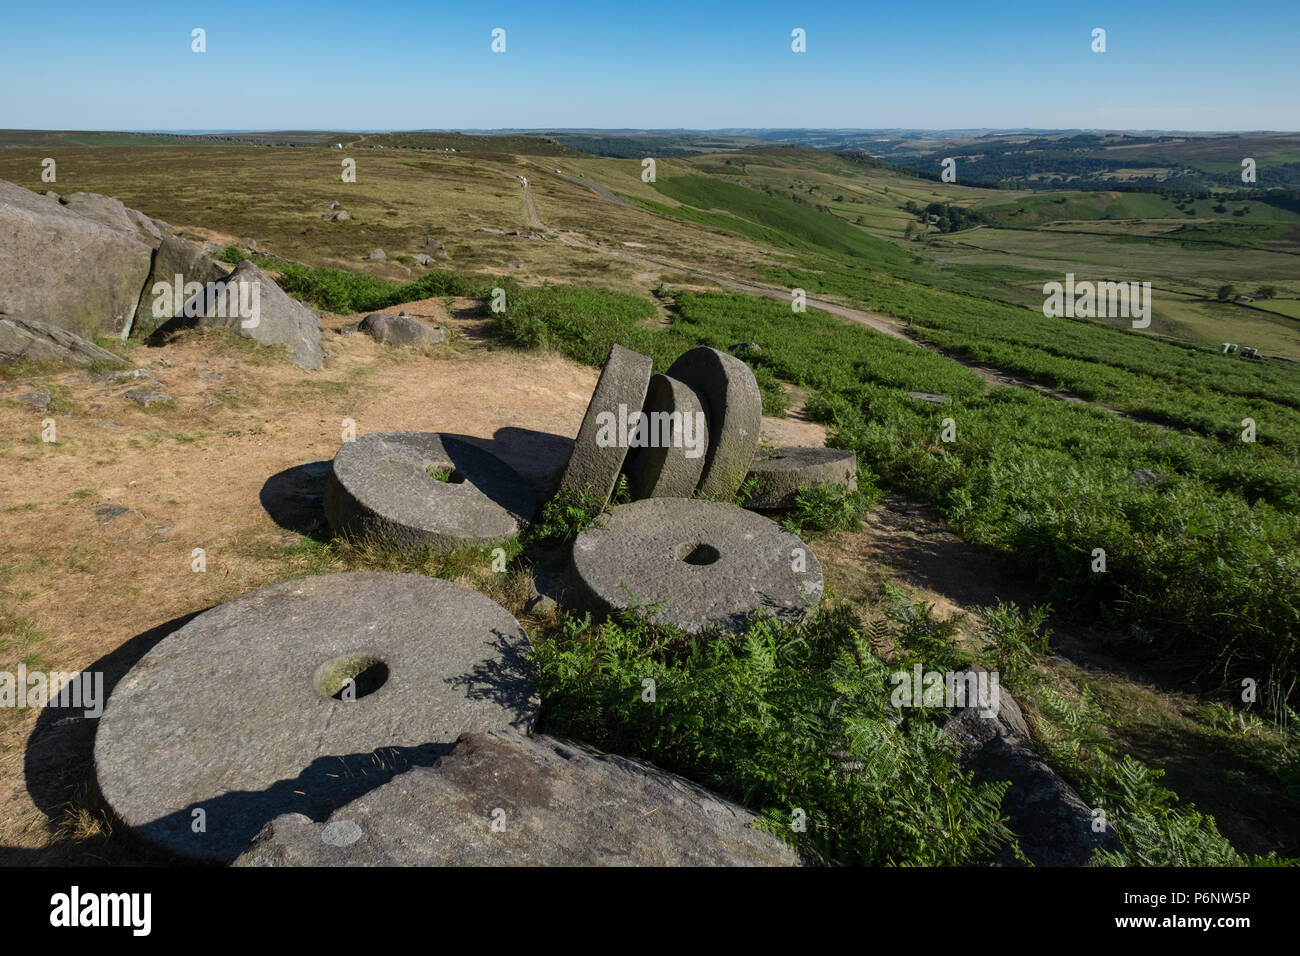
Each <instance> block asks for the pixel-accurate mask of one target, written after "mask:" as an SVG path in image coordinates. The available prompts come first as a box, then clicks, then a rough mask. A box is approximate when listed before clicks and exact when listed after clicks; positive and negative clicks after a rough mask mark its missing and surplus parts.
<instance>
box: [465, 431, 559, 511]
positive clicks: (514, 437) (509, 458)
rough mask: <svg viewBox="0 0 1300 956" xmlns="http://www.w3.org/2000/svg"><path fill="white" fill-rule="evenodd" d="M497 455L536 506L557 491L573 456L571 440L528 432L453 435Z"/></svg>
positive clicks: (548, 433) (537, 432)
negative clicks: (522, 483) (527, 489)
mask: <svg viewBox="0 0 1300 956" xmlns="http://www.w3.org/2000/svg"><path fill="white" fill-rule="evenodd" d="M448 437H450V438H458V439H460V440H461V441H463V442H465V443H466V444H469V445H474V446H476V447H478V448H481V449H483V450H484V451H486V452H490V453H491V454H493V455H496V456H497V457H498V458H500V459H501V460H502V461H504V462H505V463H506V464H507V465H509V466H510V467H511V468H513V469H514V470H515V471H517V472H518V473H519V477H521V478H523V479H524V481H525V482H526V483H527V484H528V486H529V487H530V488H531V489H532V490H533V493H534V494H535V495H536V496H537V500H538V502H539V503H540V502H545V501H548V500H550V498H551V496H552V495H554V494H555V489H556V488H558V487H559V484H560V475H561V473H562V472H563V471H564V466H565V465H567V464H568V463H569V455H570V454H572V453H573V439H572V438H565V437H564V436H562V435H554V434H551V433H550V432H539V431H534V430H533V429H531V428H514V427H507V428H498V429H497V430H496V431H495V432H494V433H493V436H492V437H491V438H478V437H475V436H473V435H452V434H449V435H448Z"/></svg>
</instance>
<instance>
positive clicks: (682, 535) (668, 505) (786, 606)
mask: <svg viewBox="0 0 1300 956" xmlns="http://www.w3.org/2000/svg"><path fill="white" fill-rule="evenodd" d="M570 589H571V592H572V594H573V596H574V600H575V603H577V604H579V605H581V606H585V607H587V608H589V609H591V610H594V611H601V612H608V611H614V610H622V609H625V608H633V609H635V610H636V613H637V614H638V615H640V616H641V617H642V618H644V619H646V620H650V621H653V622H654V623H658V624H666V625H670V626H673V627H677V628H680V629H681V630H683V631H686V632H688V633H692V634H696V633H699V632H701V631H705V630H708V629H711V628H725V629H728V630H740V629H742V628H743V627H744V625H745V621H746V619H747V618H749V616H750V615H752V614H753V613H754V612H761V613H764V614H768V615H771V616H773V617H776V618H779V619H781V620H784V621H799V620H802V619H803V618H805V617H806V616H807V615H808V614H809V613H811V612H812V610H813V609H814V608H815V607H816V606H817V604H818V602H819V601H820V600H821V595H822V569H821V564H820V563H819V562H818V561H817V558H816V556H815V555H814V554H813V553H812V551H811V550H810V549H809V548H808V546H807V545H806V544H804V543H803V541H801V540H800V539H799V538H798V537H796V536H795V535H793V534H790V533H789V532H788V531H785V530H784V529H783V528H781V526H780V525H778V524H776V523H775V522H774V521H772V520H770V519H768V518H764V517H763V516H762V515H759V514H755V513H754V512H752V511H746V510H744V509H743V508H737V507H735V506H734V505H727V504H721V503H718V502H713V501H702V500H697V499H689V498H647V499H645V500H643V501H634V502H632V503H631V504H626V505H619V506H618V507H617V508H614V509H612V510H611V511H610V512H609V513H608V514H606V515H605V516H604V517H603V518H601V519H600V521H599V522H598V524H597V525H593V526H592V527H590V528H588V529H587V530H586V531H584V532H582V533H581V534H580V535H578V537H577V538H576V539H575V541H574V543H573V556H572V558H571V564H570Z"/></svg>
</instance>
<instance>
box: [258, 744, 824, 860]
mask: <svg viewBox="0 0 1300 956" xmlns="http://www.w3.org/2000/svg"><path fill="white" fill-rule="evenodd" d="M498 809H499V810H500V811H501V813H503V814H504V820H503V822H504V824H505V828H504V829H503V830H500V831H499V832H494V831H493V829H492V823H493V817H492V814H493V812H495V811H497V810H498ZM501 813H498V815H497V818H498V819H502V816H501ZM755 822H756V818H755V816H754V814H752V813H750V812H749V811H748V810H746V809H744V808H743V807H740V806H738V805H736V804H734V803H732V802H730V801H728V800H726V799H724V798H722V797H720V796H718V795H717V794H714V793H711V792H709V791H708V790H705V789H704V788H703V787H700V786H698V785H697V784H694V783H692V782H690V781H689V780H686V779H684V778H682V777H679V776H676V775H675V774H671V773H668V772H667V771H664V770H660V769H659V768H658V767H655V766H652V765H651V764H648V763H645V762H644V761H640V760H632V759H629V758H627V757H619V756H615V755H613V754H607V753H601V752H600V751H598V750H595V749H593V748H591V747H588V746H586V745H585V744H580V743H576V742H574V741H571V740H565V739H563V738H559V737H547V736H542V735H538V736H534V737H524V736H522V735H520V734H516V733H511V732H494V733H488V734H478V733H467V734H463V735H462V736H461V737H459V738H458V739H457V741H456V745H455V746H454V747H453V748H452V750H451V752H450V753H449V754H448V755H447V756H445V757H443V758H442V760H441V761H440V762H439V763H438V765H437V766H436V767H430V768H423V767H420V768H416V769H414V770H411V771H409V772H407V773H404V774H401V775H400V776H398V777H395V778H394V779H393V780H392V781H391V782H389V783H386V784H385V785H384V786H382V787H380V788H378V789H376V790H372V791H371V792H370V793H368V794H366V795H365V796H363V797H361V798H359V799H357V800H355V801H353V802H352V803H350V804H348V805H346V806H343V807H340V808H339V809H338V810H336V811H334V813H333V814H332V815H331V816H330V818H329V820H328V821H326V822H322V823H313V822H312V821H311V820H309V819H307V818H306V817H305V816H302V815H293V816H282V817H279V818H278V819H276V820H273V821H272V822H271V823H270V824H269V825H268V826H267V827H266V829H264V830H263V831H262V833H261V834H260V835H259V836H258V838H257V839H256V841H255V842H254V843H253V845H252V846H250V847H249V848H248V850H246V851H245V852H244V853H243V854H242V855H241V856H240V857H239V859H238V860H236V865H237V866H794V865H797V864H798V862H799V861H798V857H797V856H796V855H795V853H794V852H793V851H792V850H790V849H789V848H788V847H787V846H786V845H785V844H783V843H782V842H781V841H780V840H779V839H778V838H777V837H775V836H773V835H772V834H770V833H767V832H765V831H763V830H760V829H758V828H757V827H756V826H755Z"/></svg>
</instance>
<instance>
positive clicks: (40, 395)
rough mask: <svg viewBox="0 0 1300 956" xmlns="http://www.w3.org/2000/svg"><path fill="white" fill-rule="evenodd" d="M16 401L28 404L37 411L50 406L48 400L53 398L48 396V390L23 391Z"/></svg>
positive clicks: (50, 400)
mask: <svg viewBox="0 0 1300 956" xmlns="http://www.w3.org/2000/svg"><path fill="white" fill-rule="evenodd" d="M18 401H20V402H22V403H23V404H24V405H30V406H31V407H32V408H34V409H36V410H37V411H38V412H43V411H45V409H47V408H49V407H50V402H52V401H53V399H52V398H51V397H50V393H49V392H23V394H21V395H19V396H18Z"/></svg>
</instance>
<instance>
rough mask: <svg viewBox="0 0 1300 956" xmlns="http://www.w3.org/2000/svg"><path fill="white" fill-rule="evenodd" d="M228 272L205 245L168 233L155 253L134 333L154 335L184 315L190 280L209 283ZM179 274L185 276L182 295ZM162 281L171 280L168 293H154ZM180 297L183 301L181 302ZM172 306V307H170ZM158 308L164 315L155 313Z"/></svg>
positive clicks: (182, 278) (182, 280)
mask: <svg viewBox="0 0 1300 956" xmlns="http://www.w3.org/2000/svg"><path fill="white" fill-rule="evenodd" d="M228 271H229V270H228V268H227V267H226V266H224V265H222V264H221V263H220V262H218V261H217V260H216V259H213V258H212V257H211V256H210V255H208V254H207V252H206V251H205V250H204V249H203V247H202V246H198V245H195V244H194V243H192V242H188V241H186V240H184V239H180V238H178V237H176V236H167V237H166V238H165V239H163V240H162V242H161V243H160V244H159V246H158V251H157V252H155V253H154V257H153V270H152V271H151V272H150V273H149V281H148V282H147V283H145V289H144V295H143V297H142V298H141V300H140V308H139V309H138V310H137V312H136V316H135V324H134V325H133V326H132V329H131V334H132V335H134V336H138V337H144V336H147V335H150V334H152V333H153V332H154V331H155V330H157V329H158V327H159V326H161V325H163V324H164V323H166V322H168V321H169V320H171V319H173V318H175V317H176V316H177V315H180V314H181V306H183V304H184V301H183V300H184V288H185V285H186V283H189V282H198V283H200V284H202V285H204V286H206V285H207V284H208V283H209V282H216V281H218V280H219V279H224V278H225V277H226V275H227V273H228ZM177 276H180V277H181V294H180V295H179V296H178V295H177V294H176V292H175V283H176V277H177ZM159 282H165V283H167V285H168V287H169V289H170V290H171V291H169V292H168V293H167V294H166V295H165V296H164V295H162V294H161V293H155V292H154V287H155V285H157V283H159ZM177 298H180V299H181V300H182V301H181V302H177V301H176V300H177ZM155 302H157V303H159V305H160V308H159V309H157V310H155V309H154V303H155ZM168 305H170V306H171V308H166V306H168ZM155 311H159V312H162V313H163V314H162V315H155V314H154V312H155Z"/></svg>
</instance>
